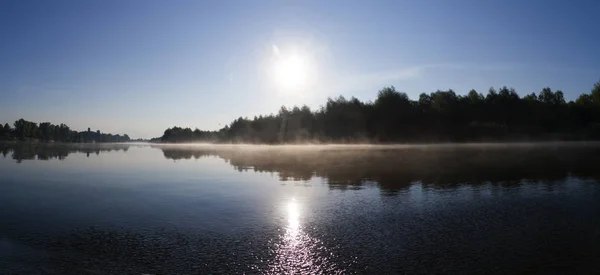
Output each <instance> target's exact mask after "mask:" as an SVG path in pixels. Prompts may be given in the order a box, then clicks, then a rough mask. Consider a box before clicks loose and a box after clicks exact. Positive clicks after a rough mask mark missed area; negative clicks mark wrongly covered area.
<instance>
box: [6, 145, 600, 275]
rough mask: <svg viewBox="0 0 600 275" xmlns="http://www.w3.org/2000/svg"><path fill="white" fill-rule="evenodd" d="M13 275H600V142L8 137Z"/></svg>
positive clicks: (8, 254)
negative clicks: (248, 143) (283, 143)
mask: <svg viewBox="0 0 600 275" xmlns="http://www.w3.org/2000/svg"><path fill="white" fill-rule="evenodd" d="M0 149H1V150H0V151H1V153H2V156H3V157H0V221H1V223H0V274H206V273H224V274H241V273H270V274H280V273H288V274H290V273H291V274H301V273H302V274H304V273H316V274H319V273H321V274H352V273H358V274H365V273H370V274H390V273H392V274H396V273H409V274H414V273H438V274H439V273H442V274H455V273H460V274H493V273H497V274H520V273H526V274H532V273H534V274H535V273H538V274H565V273H568V274H594V273H600V184H599V180H600V145H598V144H543V145H531V144H518V145H511V146H505V145H488V146H481V145H477V146H474V145H461V146H407V147H396V148H392V147H369V146H362V147H361V146H351V147H344V146H328V147H323V146H321V147H319V146H315V147H301V146H291V147H266V146H257V147H242V146H218V147H215V146H188V147H185V146H163V147H158V146H148V145H124V144H118V145H117V144H113V145H87V146H83V145H57V144H54V145H35V144H29V145H19V146H16V145H14V144H3V145H0Z"/></svg>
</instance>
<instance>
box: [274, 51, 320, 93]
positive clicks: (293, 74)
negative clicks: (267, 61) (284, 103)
mask: <svg viewBox="0 0 600 275" xmlns="http://www.w3.org/2000/svg"><path fill="white" fill-rule="evenodd" d="M273 53H274V64H273V67H272V69H273V73H272V77H273V81H274V82H275V85H276V87H277V89H278V90H279V91H280V92H284V93H301V92H303V91H304V90H306V88H308V86H309V83H310V81H311V80H312V79H311V76H310V74H311V72H312V71H311V70H312V68H311V66H310V65H311V64H310V61H309V59H308V57H307V56H306V55H305V54H301V53H298V52H294V53H281V52H280V51H279V48H278V47H277V46H275V45H274V46H273Z"/></svg>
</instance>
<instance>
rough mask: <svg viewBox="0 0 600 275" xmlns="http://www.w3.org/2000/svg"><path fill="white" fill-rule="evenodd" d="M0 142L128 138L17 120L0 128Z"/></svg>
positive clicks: (98, 140) (63, 125) (64, 126)
mask: <svg viewBox="0 0 600 275" xmlns="http://www.w3.org/2000/svg"><path fill="white" fill-rule="evenodd" d="M0 140H18V141H43V142H49V141H54V142H127V141H130V138H129V136H128V135H127V134H125V135H118V134H117V135H113V134H107V133H101V132H100V130H97V131H95V132H94V131H91V129H90V128H88V129H87V131H82V132H78V131H74V130H71V128H69V126H67V125H65V124H63V123H61V124H60V125H54V124H52V123H50V122H42V123H39V124H38V123H35V122H31V121H27V120H24V119H22V118H21V119H19V120H17V121H15V122H14V123H13V127H10V125H8V123H5V124H4V126H0Z"/></svg>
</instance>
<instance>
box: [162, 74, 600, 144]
mask: <svg viewBox="0 0 600 275" xmlns="http://www.w3.org/2000/svg"><path fill="white" fill-rule="evenodd" d="M599 139H600V82H598V83H596V84H595V85H594V86H593V88H592V90H591V93H589V94H587V93H586V94H582V95H580V96H579V97H578V98H577V99H576V100H575V101H569V102H567V101H566V100H565V98H564V94H563V92H562V91H560V90H557V91H552V90H551V89H550V88H544V89H542V90H541V91H540V92H539V93H538V94H536V93H531V94H528V95H525V96H523V97H520V96H519V94H518V93H517V92H516V91H515V90H514V89H513V88H508V87H506V86H504V87H501V88H500V89H498V90H496V89H494V88H490V89H489V91H488V92H487V94H486V95H483V94H481V93H478V92H477V91H475V90H471V91H469V93H467V94H466V95H459V94H457V93H456V92H454V91H453V90H445V91H440V90H438V91H436V92H433V93H430V94H426V93H422V94H420V95H419V98H418V99H417V100H411V99H409V97H408V95H407V94H406V93H403V92H399V91H397V90H396V89H395V88H394V87H393V86H391V87H384V88H383V89H381V90H380V91H379V93H378V94H377V98H376V99H375V100H374V101H369V102H362V101H360V100H358V99H357V98H354V97H352V98H350V99H346V98H345V97H343V96H340V97H338V98H335V99H332V98H329V99H328V100H327V102H326V103H325V105H323V106H321V107H320V108H319V109H318V110H315V111H313V110H311V109H310V108H309V107H307V106H302V107H293V108H286V107H281V109H280V110H279V112H278V113H277V114H270V115H266V116H262V115H261V116H258V117H254V118H252V119H249V118H242V117H240V118H238V119H236V120H234V121H233V122H231V123H230V124H229V125H227V126H225V127H223V128H222V129H220V130H218V131H202V130H199V129H195V130H192V129H190V128H181V127H173V128H169V129H167V130H165V131H164V134H163V135H162V136H161V137H160V138H155V139H153V140H152V141H155V142H244V143H267V144H275V143H296V142H337V143H340V142H341V143H346V142H348V143H350V142H377V143H392V142H466V141H513V140H519V141H522V140H599Z"/></svg>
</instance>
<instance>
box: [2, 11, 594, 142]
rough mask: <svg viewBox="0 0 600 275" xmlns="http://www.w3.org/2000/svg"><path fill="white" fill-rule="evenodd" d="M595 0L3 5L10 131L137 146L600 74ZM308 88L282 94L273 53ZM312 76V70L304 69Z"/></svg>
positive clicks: (532, 88) (572, 93) (559, 84)
mask: <svg viewBox="0 0 600 275" xmlns="http://www.w3.org/2000/svg"><path fill="white" fill-rule="evenodd" d="M598 11H600V1H597V0H595V1H550V0H545V1H544V0H539V1H536V0H531V1H521V0H519V1H512V0H506V1H487V0H473V1H459V0H456V1H447V0H440V1H427V0H423V1H401V0H395V1H341V0H340V1H308V0H302V1H300V0H298V1H292V0H278V1H243V0H239V1H141V0H138V1H125V0H118V1H80V0H73V1H60V0H56V1H44V0H39V1H28V0H14V1H7V0H3V1H0V41H1V42H0V94H1V97H0V120H1V121H2V122H9V123H12V121H14V120H15V119H18V118H21V117H23V118H25V119H27V120H33V121H37V122H41V121H50V122H54V123H61V122H63V123H66V124H68V125H69V126H71V128H74V129H76V130H84V129H87V127H91V128H92V129H100V130H102V131H103V132H112V133H128V134H129V135H131V136H132V137H155V136H160V135H161V134H162V132H163V130H164V129H166V128H167V127H171V126H174V125H178V126H184V127H192V128H194V127H198V128H201V129H211V130H212V129H217V128H220V127H221V126H223V125H224V124H226V123H229V122H230V121H231V120H232V119H234V118H236V117H239V116H250V117H251V116H254V115H257V114H266V113H271V112H277V110H278V109H279V107H280V106H281V105H288V106H290V105H293V104H298V105H301V104H307V105H309V106H311V107H315V108H316V107H318V106H319V105H320V104H322V103H324V102H325V100H326V98H327V97H331V96H337V95H344V96H356V97H358V98H359V99H361V100H372V99H374V97H375V95H376V93H377V90H378V89H379V88H381V87H382V86H384V85H394V86H396V88H397V89H398V90H400V91H404V92H406V93H408V95H409V96H410V97H412V98H416V97H417V96H418V94H419V93H421V92H427V93H429V92H433V91H435V90H437V89H448V88H452V89H454V90H455V91H456V92H458V93H461V94H464V93H466V92H468V91H469V90H470V89H472V88H474V89H476V90H477V91H479V92H482V93H486V92H487V90H488V89H489V87H490V86H494V87H498V86H501V85H507V86H510V87H514V88H515V89H516V90H517V92H518V93H520V94H521V95H523V94H527V93H531V92H538V91H540V90H541V89H542V88H543V87H545V86H550V87H551V88H553V89H561V90H562V91H563V92H564V93H565V95H566V97H567V99H574V98H576V97H577V96H578V95H579V94H581V93H589V91H590V89H591V87H592V85H593V84H594V83H595V82H596V81H598V80H599V79H600V21H599V20H598ZM275 51H277V52H281V55H282V56H285V55H289V54H290V53H292V52H295V53H299V55H300V56H302V58H303V60H305V61H306V62H307V63H308V64H310V67H309V68H310V69H308V70H310V74H308V75H309V78H310V83H311V84H310V85H309V86H305V87H304V88H303V90H301V91H296V90H295V91H294V92H285V91H283V92H282V91H281V90H282V89H283V88H281V87H280V86H277V85H274V84H273V83H274V82H276V81H274V80H273V78H274V77H273V75H272V73H271V72H272V68H271V67H272V63H273V61H272V60H273V58H274V57H273V56H274V52H275ZM304 70H307V69H304Z"/></svg>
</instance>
